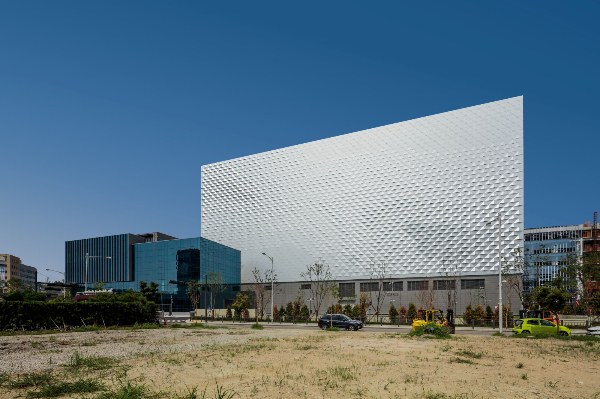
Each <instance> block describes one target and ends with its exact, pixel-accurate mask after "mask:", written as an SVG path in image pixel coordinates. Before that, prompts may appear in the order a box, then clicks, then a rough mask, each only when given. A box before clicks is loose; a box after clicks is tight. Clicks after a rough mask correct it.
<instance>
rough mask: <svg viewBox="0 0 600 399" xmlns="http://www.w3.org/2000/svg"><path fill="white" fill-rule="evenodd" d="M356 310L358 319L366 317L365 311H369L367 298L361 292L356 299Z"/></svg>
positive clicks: (365, 294)
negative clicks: (357, 310) (358, 315)
mask: <svg viewBox="0 0 600 399" xmlns="http://www.w3.org/2000/svg"><path fill="white" fill-rule="evenodd" d="M358 308H359V310H360V317H362V318H366V317H367V310H368V309H369V297H368V296H367V293H366V292H361V293H360V296H359V297H358Z"/></svg>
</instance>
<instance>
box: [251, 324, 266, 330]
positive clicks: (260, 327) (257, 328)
mask: <svg viewBox="0 0 600 399" xmlns="http://www.w3.org/2000/svg"><path fill="white" fill-rule="evenodd" d="M263 328H264V327H263V325H262V324H259V323H254V324H252V329H253V330H262V329H263Z"/></svg>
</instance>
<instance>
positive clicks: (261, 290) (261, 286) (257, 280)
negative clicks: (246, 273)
mask: <svg viewBox="0 0 600 399" xmlns="http://www.w3.org/2000/svg"><path fill="white" fill-rule="evenodd" d="M269 272H270V270H269ZM252 278H253V282H252V284H251V285H250V288H251V290H252V291H254V293H255V295H256V320H257V321H258V316H259V315H260V317H262V316H263V314H264V311H265V306H266V305H267V282H266V279H265V278H264V277H263V276H262V274H261V272H260V270H258V269H257V268H256V267H255V268H254V269H253V270H252Z"/></svg>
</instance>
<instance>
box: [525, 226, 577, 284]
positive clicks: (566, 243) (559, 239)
mask: <svg viewBox="0 0 600 399" xmlns="http://www.w3.org/2000/svg"><path fill="white" fill-rule="evenodd" d="M582 227H583V225H571V226H555V227H540V228H530V229H525V243H524V247H525V258H526V260H527V268H526V270H525V271H524V274H523V289H524V291H525V292H531V291H532V290H533V289H534V288H535V287H539V286H543V285H544V284H545V283H548V282H551V281H552V280H554V278H555V277H556V275H557V273H559V271H560V266H563V265H564V264H565V258H566V256H567V254H576V255H581V248H582V241H581V239H582Z"/></svg>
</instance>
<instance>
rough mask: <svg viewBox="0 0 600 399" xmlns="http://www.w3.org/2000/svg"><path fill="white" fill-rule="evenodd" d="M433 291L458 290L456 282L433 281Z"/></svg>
mask: <svg viewBox="0 0 600 399" xmlns="http://www.w3.org/2000/svg"><path fill="white" fill-rule="evenodd" d="M433 289H434V290H437V291H446V290H453V289H456V280H433Z"/></svg>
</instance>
